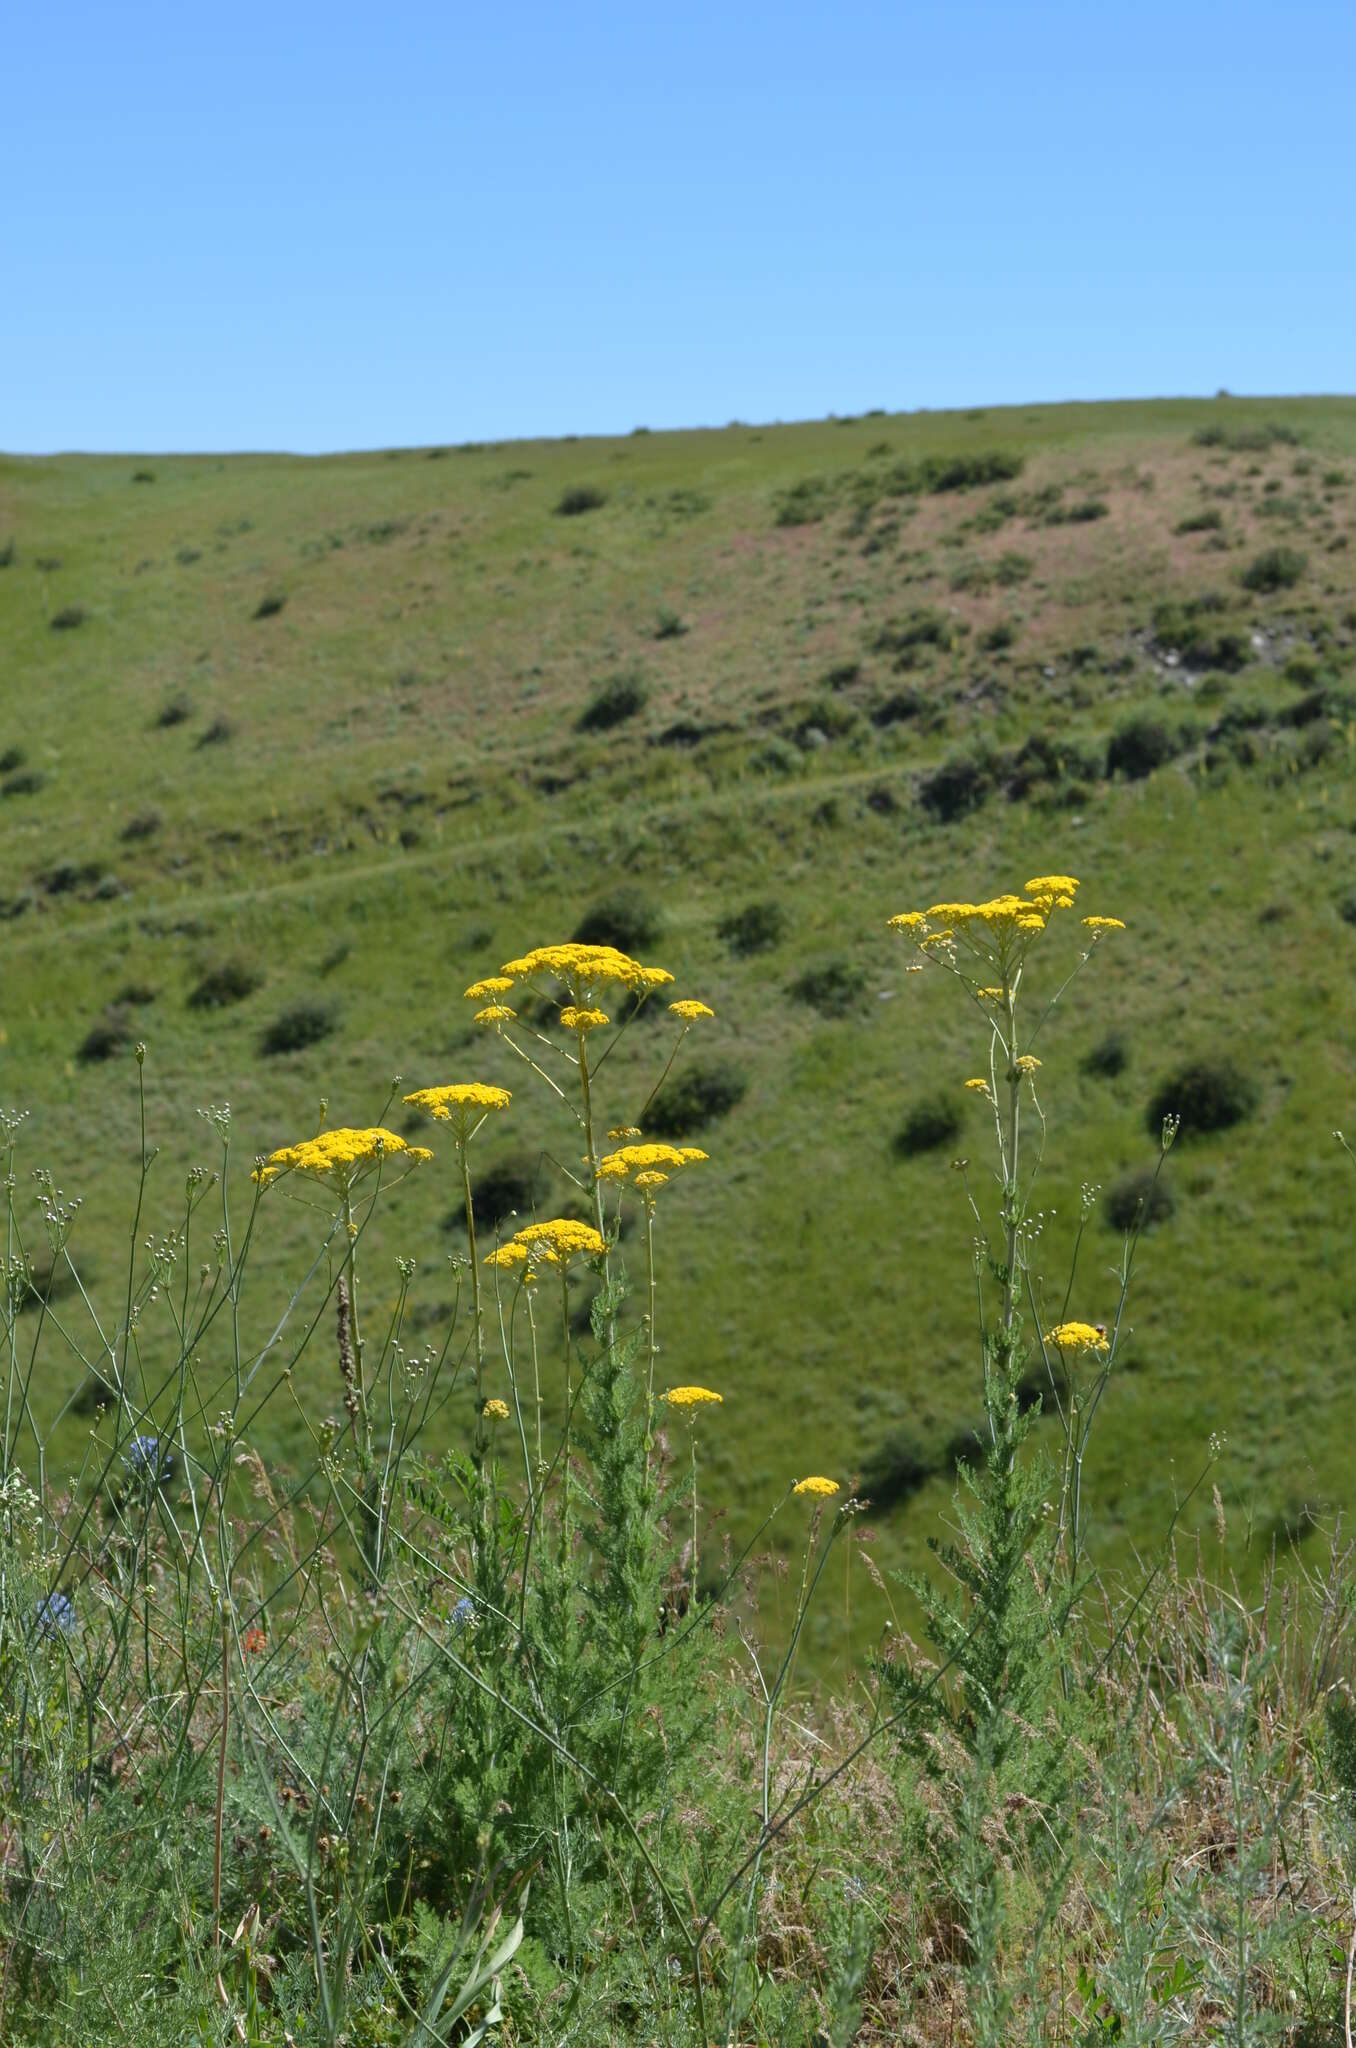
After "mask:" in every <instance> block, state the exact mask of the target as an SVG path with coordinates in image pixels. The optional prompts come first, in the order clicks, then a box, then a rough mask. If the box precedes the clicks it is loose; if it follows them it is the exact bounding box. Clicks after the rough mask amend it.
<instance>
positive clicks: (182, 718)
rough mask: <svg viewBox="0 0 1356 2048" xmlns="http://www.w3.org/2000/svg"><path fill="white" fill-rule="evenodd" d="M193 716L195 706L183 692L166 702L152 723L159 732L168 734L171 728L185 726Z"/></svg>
mask: <svg viewBox="0 0 1356 2048" xmlns="http://www.w3.org/2000/svg"><path fill="white" fill-rule="evenodd" d="M192 716H193V706H192V704H191V703H190V702H189V700H188V698H187V697H186V696H185V695H184V694H183V692H182V690H181V691H179V692H177V693H176V695H175V696H173V697H169V698H167V699H166V700H165V702H164V703H163V704H162V705H161V706H160V709H159V710H158V711H157V712H156V714H155V717H154V719H153V720H152V721H151V722H152V724H153V725H154V726H155V727H156V729H157V731H160V732H167V731H168V730H169V728H170V727H171V726H175V725H184V724H185V723H186V722H187V721H188V720H189V719H190V718H191V717H192Z"/></svg>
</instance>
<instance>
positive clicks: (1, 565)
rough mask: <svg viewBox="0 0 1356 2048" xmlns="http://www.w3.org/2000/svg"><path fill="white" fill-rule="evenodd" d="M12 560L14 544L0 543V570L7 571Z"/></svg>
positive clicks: (10, 541)
mask: <svg viewBox="0 0 1356 2048" xmlns="http://www.w3.org/2000/svg"><path fill="white" fill-rule="evenodd" d="M13 560H14V542H13V541H12V540H7V541H0V569H8V568H9V566H10V564H11V562H12V561H13Z"/></svg>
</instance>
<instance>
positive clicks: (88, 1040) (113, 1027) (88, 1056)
mask: <svg viewBox="0 0 1356 2048" xmlns="http://www.w3.org/2000/svg"><path fill="white" fill-rule="evenodd" d="M131 1043H132V1027H131V1025H130V1024H129V1022H128V1020H127V1017H126V1016H125V1014H124V1013H123V1012H122V1011H121V1010H116V1009H114V1010H108V1011H106V1012H105V1013H104V1015H103V1016H102V1017H101V1018H100V1019H99V1021H98V1022H97V1023H96V1024H91V1026H90V1028H89V1030H88V1031H87V1032H86V1033H85V1036H84V1037H83V1038H82V1039H81V1041H80V1043H79V1045H78V1046H77V1047H76V1053H75V1056H76V1058H77V1059H78V1060H79V1062H80V1064H81V1065H82V1066H95V1065H97V1064H99V1063H100V1062H101V1061H103V1060H111V1059H112V1058H114V1056H115V1055H116V1054H117V1053H120V1052H125V1051H126V1049H127V1047H128V1046H129V1045H130V1044H131Z"/></svg>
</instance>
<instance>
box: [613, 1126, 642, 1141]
mask: <svg viewBox="0 0 1356 2048" xmlns="http://www.w3.org/2000/svg"><path fill="white" fill-rule="evenodd" d="M607 1135H608V1137H609V1138H610V1139H611V1140H612V1142H613V1144H614V1145H620V1144H621V1142H622V1140H623V1139H625V1138H639V1137H640V1136H641V1135H642V1133H641V1128H640V1125H639V1124H615V1125H614V1126H613V1128H612V1129H611V1130H610V1131H609V1132H608V1134H607Z"/></svg>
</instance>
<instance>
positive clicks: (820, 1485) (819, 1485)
mask: <svg viewBox="0 0 1356 2048" xmlns="http://www.w3.org/2000/svg"><path fill="white" fill-rule="evenodd" d="M791 1491H792V1492H793V1493H813V1494H818V1495H819V1496H820V1498H821V1499H823V1500H829V1499H831V1497H832V1496H833V1495H834V1494H835V1493H837V1491H838V1481H837V1480H836V1479H821V1478H820V1477H819V1476H818V1474H812V1475H811V1477H810V1478H809V1479H798V1480H797V1481H796V1483H795V1485H794V1486H793V1487H792V1489H791Z"/></svg>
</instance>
